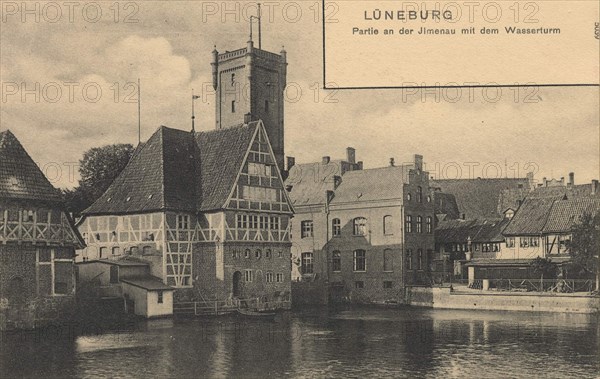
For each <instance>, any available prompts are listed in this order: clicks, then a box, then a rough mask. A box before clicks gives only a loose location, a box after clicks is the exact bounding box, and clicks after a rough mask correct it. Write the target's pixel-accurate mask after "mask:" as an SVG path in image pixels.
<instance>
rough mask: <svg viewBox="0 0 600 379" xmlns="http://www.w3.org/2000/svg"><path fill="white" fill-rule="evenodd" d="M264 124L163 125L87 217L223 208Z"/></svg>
mask: <svg viewBox="0 0 600 379" xmlns="http://www.w3.org/2000/svg"><path fill="white" fill-rule="evenodd" d="M259 125H261V124H260V122H259V121H255V122H251V123H250V124H247V125H240V126H237V127H232V128H227V129H220V130H215V131H210V132H200V133H190V132H186V131H182V130H177V129H171V128H167V127H165V126H161V127H160V128H159V129H158V130H157V131H156V132H155V133H154V134H153V135H152V136H151V137H150V139H149V140H148V141H147V142H146V143H144V144H143V145H140V146H138V148H137V149H136V151H135V153H134V154H133V156H132V158H131V160H130V161H129V163H128V164H127V166H126V167H125V169H124V170H123V171H122V172H121V174H120V175H119V176H118V177H117V178H116V179H115V181H114V182H113V183H112V184H111V186H110V187H109V188H108V190H107V191H106V192H105V193H104V194H103V195H102V196H101V197H100V198H99V199H98V200H97V201H96V202H95V203H94V204H92V206H91V207H89V208H88V209H87V210H85V211H84V214H86V215H92V214H130V213H144V212H156V211H162V210H175V211H186V212H195V211H207V210H216V209H220V208H223V207H224V206H225V202H226V200H227V198H228V197H229V194H230V192H231V189H232V188H233V186H234V185H235V180H236V178H237V174H238V172H239V170H240V169H241V167H242V164H243V162H244V158H245V156H246V152H247V151H248V148H249V147H250V144H251V142H252V138H253V137H254V135H255V132H256V130H257V128H258V127H259Z"/></svg>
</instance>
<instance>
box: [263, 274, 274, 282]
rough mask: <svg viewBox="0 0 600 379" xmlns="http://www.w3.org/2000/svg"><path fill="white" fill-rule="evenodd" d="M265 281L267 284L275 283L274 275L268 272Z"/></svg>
mask: <svg viewBox="0 0 600 379" xmlns="http://www.w3.org/2000/svg"><path fill="white" fill-rule="evenodd" d="M265 280H266V281H267V283H273V273H272V272H267V275H265Z"/></svg>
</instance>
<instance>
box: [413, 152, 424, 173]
mask: <svg viewBox="0 0 600 379" xmlns="http://www.w3.org/2000/svg"><path fill="white" fill-rule="evenodd" d="M415 169H416V170H419V171H423V156H422V155H419V154H415Z"/></svg>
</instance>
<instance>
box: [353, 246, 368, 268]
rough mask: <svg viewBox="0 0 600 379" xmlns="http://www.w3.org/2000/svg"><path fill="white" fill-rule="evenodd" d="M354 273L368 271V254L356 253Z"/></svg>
mask: <svg viewBox="0 0 600 379" xmlns="http://www.w3.org/2000/svg"><path fill="white" fill-rule="evenodd" d="M354 271H367V253H366V251H364V250H355V251H354Z"/></svg>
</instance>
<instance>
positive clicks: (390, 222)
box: [383, 216, 394, 235]
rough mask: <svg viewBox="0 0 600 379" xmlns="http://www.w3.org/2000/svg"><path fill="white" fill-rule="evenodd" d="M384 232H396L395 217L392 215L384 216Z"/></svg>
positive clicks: (390, 233)
mask: <svg viewBox="0 0 600 379" xmlns="http://www.w3.org/2000/svg"><path fill="white" fill-rule="evenodd" d="M383 234H386V235H392V234H394V218H393V217H392V216H384V217H383Z"/></svg>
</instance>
